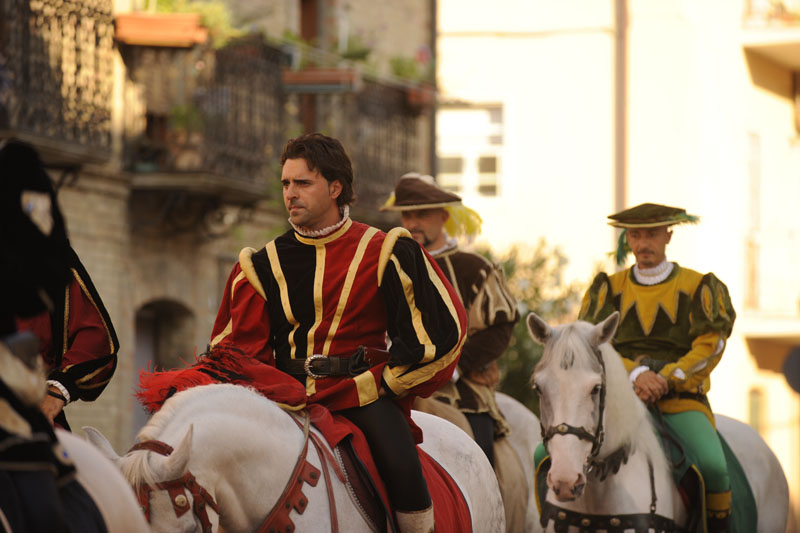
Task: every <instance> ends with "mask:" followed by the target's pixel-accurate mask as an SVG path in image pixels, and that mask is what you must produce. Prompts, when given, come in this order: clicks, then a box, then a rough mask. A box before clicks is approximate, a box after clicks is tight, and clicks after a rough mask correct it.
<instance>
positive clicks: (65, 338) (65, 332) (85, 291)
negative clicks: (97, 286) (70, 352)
mask: <svg viewBox="0 0 800 533" xmlns="http://www.w3.org/2000/svg"><path fill="white" fill-rule="evenodd" d="M72 274H73V275H74V276H75V279H76V280H78V284H79V285H80V286H81V290H83V293H84V294H85V295H86V297H87V298H88V299H89V301H90V302H91V303H92V305H93V306H94V309H95V311H97V316H99V317H100V321H101V322H102V323H103V328H105V330H106V335H108V346H109V350H110V353H112V354H113V353H114V338H113V337H112V335H111V331H110V330H109V329H108V324H106V319H105V318H103V313H101V312H100V308H99V307H98V306H97V304H96V303H95V301H94V298H92V295H91V293H90V292H89V289H87V288H86V285H84V283H83V280H82V279H81V277H80V276H79V275H78V272H77V271H76V270H75V269H74V268H73V269H72ZM66 307H67V309H69V287H67V306H66ZM67 314H68V312H66V311H65V313H64V321H65V323H64V347H65V349H64V352H65V353H66V345H67V342H66V341H67V337H66V335H67V324H66V315H67Z"/></svg>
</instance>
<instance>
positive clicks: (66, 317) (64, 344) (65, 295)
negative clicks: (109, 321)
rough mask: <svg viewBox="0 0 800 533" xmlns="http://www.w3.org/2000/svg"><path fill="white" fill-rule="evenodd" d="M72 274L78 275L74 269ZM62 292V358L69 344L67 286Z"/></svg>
mask: <svg viewBox="0 0 800 533" xmlns="http://www.w3.org/2000/svg"><path fill="white" fill-rule="evenodd" d="M72 273H73V274H75V275H76V276H77V275H78V274H77V272H75V269H74V268H73V269H72ZM64 290H65V294H64V334H63V337H64V340H63V342H62V344H61V357H62V358H63V357H64V355H66V353H67V346H68V343H69V285H67V287H66V288H65V289H64ZM100 318H102V317H100Z"/></svg>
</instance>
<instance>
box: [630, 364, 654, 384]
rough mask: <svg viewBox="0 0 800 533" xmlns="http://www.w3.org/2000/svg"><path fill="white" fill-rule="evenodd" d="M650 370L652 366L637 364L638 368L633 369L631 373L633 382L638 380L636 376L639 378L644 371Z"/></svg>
mask: <svg viewBox="0 0 800 533" xmlns="http://www.w3.org/2000/svg"><path fill="white" fill-rule="evenodd" d="M648 370H650V367H649V366H644V365H642V366H637V367H636V368H634V369H633V370H631V374H630V378H631V383H634V382H636V378H638V377H639V376H641V375H642V374H643V373H645V372H647V371H648Z"/></svg>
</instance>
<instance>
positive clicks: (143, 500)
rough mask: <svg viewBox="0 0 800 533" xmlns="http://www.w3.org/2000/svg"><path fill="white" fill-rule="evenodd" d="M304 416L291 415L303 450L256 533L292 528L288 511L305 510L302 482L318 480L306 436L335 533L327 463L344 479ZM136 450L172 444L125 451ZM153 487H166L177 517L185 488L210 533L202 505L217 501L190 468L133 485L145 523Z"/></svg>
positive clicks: (163, 451)
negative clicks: (176, 475)
mask: <svg viewBox="0 0 800 533" xmlns="http://www.w3.org/2000/svg"><path fill="white" fill-rule="evenodd" d="M304 415H305V416H304V420H303V421H302V422H301V421H300V420H298V419H297V418H296V417H295V416H292V420H294V421H295V423H296V424H297V425H298V426H299V427H300V428H301V429H302V430H303V449H302V450H301V451H300V455H299V456H298V458H297V461H296V462H295V466H294V468H293V469H292V475H291V476H290V477H289V480H288V481H287V483H286V486H285V488H284V489H283V493H282V494H281V497H280V498H279V499H278V501H277V502H276V503H275V505H274V506H273V508H272V510H271V511H270V512H269V514H268V515H267V517H266V518H265V519H264V522H262V524H261V526H260V527H259V528H258V529H257V530H256V531H257V532H258V533H278V532H285V531H294V530H295V527H294V523H293V522H292V520H291V518H289V513H291V511H292V509H294V510H295V511H297V512H298V513H299V514H302V513H303V512H304V511H305V510H306V507H307V505H308V498H307V497H306V496H305V494H303V491H302V489H303V483H307V484H309V485H311V486H312V487H315V486H316V485H317V483H318V482H319V475H320V470H319V469H318V468H317V467H315V466H314V465H312V464H311V463H310V462H308V459H307V456H308V441H309V439H310V440H311V442H312V444H313V445H314V447H315V449H316V450H317V455H318V456H319V458H320V462H321V463H322V467H323V469H324V470H323V472H324V474H325V483H326V486H327V491H328V501H329V507H330V514H331V532H332V533H338V518H337V513H336V503H335V501H334V495H333V486H332V484H331V482H330V474H329V472H328V471H329V468H328V464H329V463H330V464H331V465H332V467H333V468H334V472H335V473H336V474H337V477H338V478H339V480H340V481H341V482H342V483H345V482H346V478H345V475H344V472H342V471H341V469H340V468H339V465H338V463H337V462H336V460H335V459H334V458H333V455H332V454H331V452H330V451H328V449H327V448H326V447H325V446H324V444H323V443H322V442H321V440H320V438H319V437H318V436H317V435H315V434H314V433H311V431H310V422H311V417H310V416H309V414H308V412H305V411H304ZM136 450H147V451H151V452H155V453H158V454H159V455H163V456H169V455H170V454H171V453H172V452H173V448H172V446H170V445H169V444H167V443H165V442H162V441H160V440H146V441H143V442H140V443H138V444H135V445H133V446H132V447H131V449H130V450H128V453H130V452H132V451H136ZM154 490H166V491H168V492H169V496H170V501H171V502H172V508H173V510H174V511H175V516H177V517H181V516H183V515H184V514H185V513H186V512H187V511H188V510H189V501H188V499H187V498H186V493H185V491H186V490H188V491H189V493H190V494H191V495H192V499H193V502H194V514H195V516H196V517H197V519H198V520H199V521H200V524H201V526H202V528H203V529H202V531H203V533H211V531H212V527H211V520H209V518H208V512H207V510H206V507H207V506H208V507H211V508H212V509H213V510H214V511H215V512H216V513H217V514H218V515H219V507H218V505H217V502H216V501H214V497H213V496H212V495H211V494H210V493H209V492H208V491H207V490H206V489H205V488H204V487H203V486H202V485H200V484H199V483H198V482H197V480H196V479H195V477H194V475H193V474H192V473H191V472H190V471H188V470H187V472H186V473H185V474H184V475H183V476H181V477H179V478H176V479H173V480H170V481H162V482H160V483H156V484H155V486H153V487H151V486H150V485H147V484H142V485H139V486H138V487H136V497H137V499H138V500H139V505H140V506H141V508H142V511H143V512H144V515H145V517H146V518H147V521H148V522H149V521H150V494H151V493H152V492H153V491H154Z"/></svg>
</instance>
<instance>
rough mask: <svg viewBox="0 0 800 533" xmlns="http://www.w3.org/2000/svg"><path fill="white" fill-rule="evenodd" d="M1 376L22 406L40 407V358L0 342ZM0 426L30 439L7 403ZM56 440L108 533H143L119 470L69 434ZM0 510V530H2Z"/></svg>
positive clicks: (58, 431)
mask: <svg viewBox="0 0 800 533" xmlns="http://www.w3.org/2000/svg"><path fill="white" fill-rule="evenodd" d="M0 376H2V379H3V381H4V382H5V383H6V385H7V386H8V387H9V389H11V391H12V392H13V393H14V395H15V396H16V397H17V398H18V399H19V400H20V401H22V402H23V403H24V404H26V405H29V406H32V405H39V404H40V403H41V400H42V398H43V397H44V394H45V391H46V390H47V386H46V385H45V376H44V371H43V369H42V363H41V357H39V356H38V354H36V359H35V360H32V361H26V362H23V361H21V360H20V359H19V357H18V356H16V355H14V354H13V353H12V352H11V351H10V350H9V349H8V348H7V347H6V345H5V344H3V343H1V342H0ZM0 425H2V426H3V427H4V428H6V429H7V430H8V431H10V432H12V433H17V434H19V435H20V436H21V437H22V438H26V437H30V435H29V434H28V433H29V432H30V428H29V427H26V425H27V423H26V422H25V421H24V420H23V419H22V418H21V417H20V416H19V415H18V414H16V413H15V412H14V411H13V410H12V409H11V408H10V407H9V406H8V404H7V403H5V402H2V401H0ZM55 434H56V437H57V438H58V441H59V443H61V445H62V446H63V448H64V450H66V452H67V455H68V456H69V457H70V458H71V459H72V462H73V463H74V466H75V470H76V478H77V480H78V482H79V483H80V484H81V486H82V487H83V489H84V490H85V491H86V492H87V493H88V494H89V496H90V497H91V498H92V500H94V503H95V505H96V506H97V508H98V510H99V511H100V514H101V515H102V517H103V521H104V522H105V525H106V528H107V529H108V531H110V532H111V533H114V532H121V533H128V532H131V533H137V532H146V531H149V530H150V528H149V527H148V525H147V522H146V521H145V519H144V516H143V515H142V513H141V511H140V509H139V504H138V503H137V502H136V498H135V497H134V494H133V491H131V488H130V486H129V485H128V483H127V481H126V480H125V478H124V477H122V474H120V472H119V470H118V469H117V468H116V467H115V466H114V465H113V464H112V463H111V462H110V461H109V460H108V459H106V457H104V456H103V454H101V453H100V452H99V451H98V450H97V448H95V447H94V446H92V445H91V444H89V443H88V442H86V441H85V440H83V439H81V438H80V437H77V436H75V435H73V434H72V433H70V432H68V431H63V430H61V429H56V431H55ZM2 518H3V513H2V510H0V530H3V531H4V530H5V529H9V530H10V527H6V528H5V529H4V527H3V519H2Z"/></svg>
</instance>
